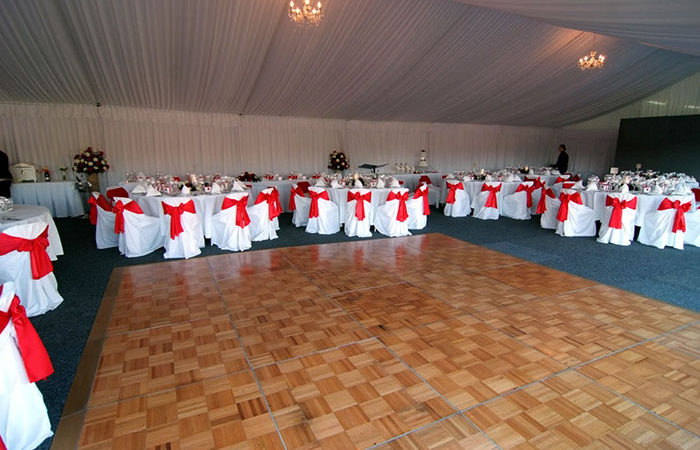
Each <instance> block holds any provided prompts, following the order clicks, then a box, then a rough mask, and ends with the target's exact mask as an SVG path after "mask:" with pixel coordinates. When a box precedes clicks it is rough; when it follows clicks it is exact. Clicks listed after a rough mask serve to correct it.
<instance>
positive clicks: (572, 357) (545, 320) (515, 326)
mask: <svg viewBox="0 0 700 450" xmlns="http://www.w3.org/2000/svg"><path fill="white" fill-rule="evenodd" d="M476 316H477V317H478V318H480V319H482V320H483V321H484V322H486V323H487V324H489V325H491V326H493V327H495V328H498V329H500V330H501V331H503V332H504V333H506V334H508V335H509V336H511V337H514V338H516V339H518V340H519V341H522V342H524V343H525V344H527V345H529V346H531V347H534V348H536V349H537V350H539V351H541V352H542V353H544V354H545V355H549V356H551V357H552V358H554V359H556V360H557V361H559V362H561V363H562V364H565V365H567V366H575V365H577V364H581V363H584V362H587V361H590V360H592V359H595V358H598V357H601V356H604V355H607V354H610V353H612V352H613V351H616V350H619V349H621V348H624V347H627V346H630V345H632V344H636V343H638V342H640V341H641V340H642V338H641V337H639V336H637V335H635V334H633V333H631V332H629V331H627V330H625V329H623V328H619V327H617V326H615V325H611V324H607V323H605V322H601V321H599V320H597V319H595V318H594V317H591V316H590V315H588V314H587V313H585V312H581V311H577V310H571V309H568V308H566V307H564V306H562V305H561V304H559V301H558V299H556V298H552V299H545V300H535V301H531V302H527V303H520V304H515V305H512V306H508V307H505V308H500V309H497V310H491V311H486V312H483V313H479V314H476Z"/></svg>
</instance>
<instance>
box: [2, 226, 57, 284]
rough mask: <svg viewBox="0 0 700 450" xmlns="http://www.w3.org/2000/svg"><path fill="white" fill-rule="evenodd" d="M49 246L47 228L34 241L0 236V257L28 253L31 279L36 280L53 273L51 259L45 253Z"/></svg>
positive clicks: (5, 235) (7, 235)
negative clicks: (13, 253) (11, 253)
mask: <svg viewBox="0 0 700 450" xmlns="http://www.w3.org/2000/svg"><path fill="white" fill-rule="evenodd" d="M48 246H49V226H48V225H47V226H46V228H44V231H42V232H41V234H39V236H37V237H35V238H34V239H24V238H21V237H16V236H10V235H9V234H5V233H2V234H0V255H6V254H8V253H10V252H13V251H18V252H29V261H30V264H31V266H32V278H34V279H35V280H38V279H40V278H43V277H44V276H46V275H48V274H50V273H51V272H53V264H51V258H49V254H48V253H46V248H47V247H48Z"/></svg>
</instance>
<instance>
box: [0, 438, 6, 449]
mask: <svg viewBox="0 0 700 450" xmlns="http://www.w3.org/2000/svg"><path fill="white" fill-rule="evenodd" d="M0 450H7V447H5V443H4V442H3V441H2V436H0Z"/></svg>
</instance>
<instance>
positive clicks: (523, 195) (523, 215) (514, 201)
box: [502, 181, 536, 220]
mask: <svg viewBox="0 0 700 450" xmlns="http://www.w3.org/2000/svg"><path fill="white" fill-rule="evenodd" d="M534 184H535V183H534V182H532V181H524V182H522V183H520V186H523V189H532V187H533V185H534ZM520 186H518V189H521V188H520ZM533 193H534V192H532V193H531V194H530V206H528V204H527V203H528V202H527V200H528V192H527V191H526V190H521V191H519V192H518V191H516V192H515V193H513V194H510V195H504V196H503V206H502V210H503V215H504V216H506V217H510V218H511V219H517V220H530V210H531V209H532V205H533V204H534V205H536V203H534V199H533V198H532V194H533Z"/></svg>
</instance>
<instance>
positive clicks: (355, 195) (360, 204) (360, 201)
mask: <svg viewBox="0 0 700 450" xmlns="http://www.w3.org/2000/svg"><path fill="white" fill-rule="evenodd" d="M353 200H355V201H356V203H355V217H357V220H359V221H360V222H362V221H363V220H365V202H370V203H371V202H372V193H371V192H367V193H365V194H360V193H359V192H348V202H351V201H353Z"/></svg>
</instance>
